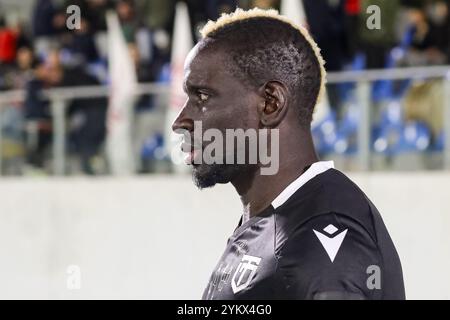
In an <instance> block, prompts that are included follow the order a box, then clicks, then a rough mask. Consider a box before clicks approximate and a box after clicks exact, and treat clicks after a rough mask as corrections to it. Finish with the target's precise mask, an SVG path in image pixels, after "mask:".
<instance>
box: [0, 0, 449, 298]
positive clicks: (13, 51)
mask: <svg viewBox="0 0 450 320" xmlns="http://www.w3.org/2000/svg"><path fill="white" fill-rule="evenodd" d="M71 5H77V6H78V7H79V8H80V13H81V16H80V23H79V25H77V27H76V28H75V29H74V30H71V29H70V28H68V24H67V22H68V19H69V18H70V17H71V14H72V11H70V12H69V13H68V12H67V8H69V7H70V6H71ZM371 5H377V6H378V7H379V8H380V14H381V16H380V17H381V20H380V21H381V26H380V29H374V30H371V29H370V28H368V27H367V19H368V18H369V17H370V16H371V13H368V11H367V9H368V8H369V7H370V6H371ZM236 6H239V7H242V8H252V7H260V8H275V9H278V10H281V12H282V13H284V14H286V15H288V16H290V17H291V18H292V19H294V20H296V21H297V22H299V23H303V24H305V25H306V26H307V27H308V29H309V30H310V32H311V33H312V35H313V37H314V38H315V40H316V41H317V42H318V44H319V46H320V47H321V48H322V53H323V55H324V58H325V60H326V61H327V64H326V67H327V70H328V72H329V76H328V85H327V95H326V99H324V101H323V102H322V103H321V105H319V106H318V110H317V111H316V114H315V119H314V125H313V129H312V130H313V135H314V139H315V143H316V147H317V152H318V154H319V155H320V157H321V158H322V159H332V160H334V161H335V166H336V167H337V168H339V169H340V170H342V171H344V172H346V173H348V174H349V175H350V176H351V177H352V178H353V179H354V180H355V181H356V182H357V183H358V184H359V185H360V186H361V188H362V189H363V190H364V191H365V192H366V193H367V194H368V195H369V197H370V198H371V199H372V200H373V202H374V203H375V204H376V205H377V206H378V208H379V209H380V212H381V213H382V214H383V217H384V219H385V222H386V224H387V226H388V228H389V229H390V231H391V236H392V237H393V240H394V242H395V243H396V245H397V248H398V251H399V253H400V256H401V258H402V262H403V269H404V273H405V282H406V289H407V296H408V298H411V299H414V298H417V299H431V298H437V299H450V293H449V291H448V287H449V285H450V275H449V273H448V270H449V268H450V256H449V254H450V253H449V252H450V235H449V231H450V201H449V194H450V193H449V191H448V190H450V171H449V170H450V65H449V64H450V12H449V9H450V1H448V0H401V1H400V0H378V1H377V0H303V1H300V0H292V1H291V0H281V1H280V0H278V1H277V0H254V1H251V0H208V1H201V0H185V1H175V0H134V1H132V0H78V1H65V0H21V1H14V0H0V173H1V178H0V190H1V193H0V194H1V195H2V197H1V201H0V298H6V299H9V298H44V299H45V298H57V299H58V298H69V299H70V298H74V299H78V298H150V299H165V298H181V299H183V298H191V299H196V298H199V297H200V296H201V292H202V289H203V287H204V285H206V282H207V279H208V277H209V274H210V271H211V269H212V267H213V266H214V263H215V262H216V260H217V258H218V255H219V254H220V253H221V252H222V248H223V246H224V245H225V241H226V239H227V237H228V236H229V235H230V233H231V232H232V230H233V228H234V226H235V224H236V223H237V221H238V218H239V213H240V212H241V208H240V204H239V200H238V198H237V197H236V196H235V195H234V193H233V190H232V188H231V187H230V186H219V187H217V188H216V189H213V190H206V191H202V192H200V191H197V190H195V188H194V186H193V185H192V183H191V181H190V177H189V174H188V172H186V169H185V168H184V167H183V166H179V165H174V164H173V163H172V159H171V153H170V152H171V150H172V149H171V146H172V145H171V142H172V141H170V139H171V137H170V135H169V134H168V133H167V132H168V130H167V129H168V125H167V124H168V123H170V119H171V117H173V114H174V113H176V112H177V110H179V109H178V108H179V107H180V106H181V105H182V101H183V100H182V98H183V97H182V96H181V95H180V90H181V83H180V79H181V77H182V68H181V69H180V66H182V63H183V60H184V57H185V55H186V53H187V52H188V51H189V49H190V48H191V47H192V46H193V44H194V43H195V42H196V41H197V39H198V38H199V34H198V29H199V28H200V27H201V26H202V25H203V24H204V23H205V22H206V21H207V20H208V19H216V18H217V17H218V16H219V15H220V13H222V12H229V11H232V10H233V9H234V8H235V7H236ZM371 12H372V11H371ZM119 101H120V102H119ZM180 101H181V103H180ZM222 203H225V204H226V205H222ZM218 204H220V205H218ZM73 265H75V266H78V267H79V271H80V274H79V275H80V277H81V278H80V279H81V282H80V283H81V287H80V288H78V289H77V288H75V289H74V288H71V287H70V286H69V285H68V281H70V280H71V277H73V276H74V274H73V273H72V271H71V270H73V269H71V268H70V266H73Z"/></svg>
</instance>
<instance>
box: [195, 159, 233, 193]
mask: <svg viewBox="0 0 450 320" xmlns="http://www.w3.org/2000/svg"><path fill="white" fill-rule="evenodd" d="M240 170H242V168H241V166H237V165H224V164H222V165H221V164H214V165H206V164H200V165H194V166H193V170H192V177H193V180H194V183H195V185H196V186H197V187H198V188H199V189H205V188H211V187H213V186H215V185H216V184H218V183H219V184H225V183H228V182H231V181H232V180H233V179H234V178H235V177H236V176H237V175H238V174H239V172H240Z"/></svg>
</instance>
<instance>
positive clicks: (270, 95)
mask: <svg viewBox="0 0 450 320" xmlns="http://www.w3.org/2000/svg"><path fill="white" fill-rule="evenodd" d="M260 95H261V97H262V98H263V99H262V100H263V102H262V103H261V104H260V105H259V106H258V114H259V118H260V121H261V125H262V126H263V127H269V128H274V127H277V126H278V125H279V124H280V122H281V121H282V120H283V118H284V117H285V115H286V113H287V99H288V89H287V87H286V86H285V85H284V84H283V83H281V82H279V81H269V82H266V84H264V85H263V86H262V87H261V88H260Z"/></svg>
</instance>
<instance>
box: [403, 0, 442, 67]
mask: <svg viewBox="0 0 450 320" xmlns="http://www.w3.org/2000/svg"><path fill="white" fill-rule="evenodd" d="M427 12H428V13H429V14H427ZM408 17H409V21H410V23H411V26H410V30H409V32H411V36H412V37H411V43H410V48H409V50H408V53H407V56H406V59H405V63H406V64H407V65H433V64H444V63H446V62H447V61H448V60H447V58H448V50H449V42H450V33H449V26H448V8H447V4H446V3H445V2H443V1H439V2H436V3H434V4H431V5H430V6H429V7H426V6H423V5H421V6H414V7H411V8H410V9H409V10H408Z"/></svg>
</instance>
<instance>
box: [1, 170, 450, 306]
mask: <svg viewBox="0 0 450 320" xmlns="http://www.w3.org/2000/svg"><path fill="white" fill-rule="evenodd" d="M352 178H354V180H355V181H356V182H357V183H358V184H359V185H360V186H361V187H362V188H363V189H364V190H365V191H366V193H367V194H368V195H369V197H371V199H372V200H373V202H374V203H375V204H376V206H377V207H378V208H379V210H380V212H381V213H382V215H383V217H384V220H385V223H386V224H387V226H388V228H389V230H390V232H391V236H392V238H393V240H394V242H395V243H396V246H397V249H398V251H399V253H400V256H401V259H402V263H403V269H404V276H405V282H406V289H407V295H408V298H410V299H416V298H418V299H422V298H425V299H429V298H438V299H444V298H445V299H450V292H449V290H448V288H449V285H450V272H449V271H448V270H450V192H449V190H450V173H414V174H408V173H404V174H380V173H376V174H357V175H356V174H354V175H352ZM0 197H1V201H0V298H44V299H45V298H57V299H59V298H75V299H78V298H88V299H89V298H146V299H169V298H173V299H197V298H200V297H201V294H202V291H203V288H204V286H205V285H206V282H207V280H208V277H209V275H210V272H211V271H212V268H213V267H214V265H215V263H216V261H217V259H218V258H219V256H220V254H221V253H222V251H223V249H224V246H225V243H226V240H227V238H228V236H230V234H231V232H232V231H233V228H234V227H235V224H236V223H237V221H238V219H239V214H240V210H241V208H240V203H239V200H238V197H237V196H236V195H235V193H234V190H233V188H232V187H231V186H229V185H227V186H218V187H216V188H214V189H210V190H205V191H198V190H196V189H195V187H194V186H193V185H192V183H191V180H190V178H189V177H173V176H157V177H142V178H130V179H111V178H102V179H94V180H90V179H82V178H77V179H62V178H61V179H53V180H40V179H37V180H36V179H33V180H17V179H15V180H8V179H2V180H0ZM73 264H74V265H78V266H79V267H80V268H81V289H79V290H69V289H67V285H66V282H67V276H68V275H67V273H66V271H67V267H68V266H69V265H73Z"/></svg>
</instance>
